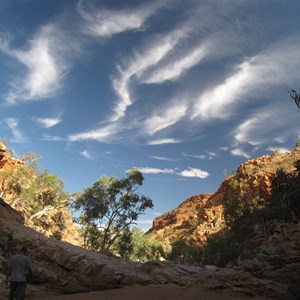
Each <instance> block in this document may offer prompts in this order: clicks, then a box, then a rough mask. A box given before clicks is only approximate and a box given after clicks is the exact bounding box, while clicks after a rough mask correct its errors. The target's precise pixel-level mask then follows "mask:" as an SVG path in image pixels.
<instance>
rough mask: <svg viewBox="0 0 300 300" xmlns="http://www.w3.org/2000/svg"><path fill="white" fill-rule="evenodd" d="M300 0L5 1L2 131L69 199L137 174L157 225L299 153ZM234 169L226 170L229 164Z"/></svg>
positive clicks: (0, 11)
mask: <svg viewBox="0 0 300 300" xmlns="http://www.w3.org/2000/svg"><path fill="white" fill-rule="evenodd" d="M299 11H300V1H297V0H263V1H262V0H243V1H240V0H211V1H200V0H189V1H185V0H159V1H154V0H152V1H149V0H148V1H142V0H141V1H130V0H124V1H117V0H103V1H100V0H98V1H96V0H65V1H64V0H1V3H0V137H2V138H6V139H7V140H8V142H9V145H10V146H12V147H13V149H14V151H15V154H16V155H17V156H18V155H21V154H23V153H26V152H28V151H34V152H36V153H38V154H40V155H41V156H42V159H41V161H40V162H41V165H42V169H48V170H49V172H50V173H53V174H57V175H58V176H59V177H60V178H61V179H62V180H63V181H64V182H65V189H66V191H68V192H80V191H82V190H83V188H85V187H88V186H91V185H92V184H93V183H94V182H95V181H96V180H97V179H98V178H99V177H100V176H102V175H111V176H116V177H118V178H121V177H124V176H125V175H126V171H127V170H129V169H130V168H131V167H133V166H135V167H138V168H139V169H140V170H141V171H142V173H143V175H144V177H145V182H144V185H143V187H142V188H141V189H140V192H141V193H143V194H144V195H146V196H149V197H150V198H151V199H152V200H153V202H154V209H153V210H152V211H148V212H147V214H146V215H145V216H143V217H142V218H141V221H142V222H141V223H140V226H142V227H144V228H145V227H149V226H150V223H151V221H152V220H153V218H155V217H156V216H157V215H160V214H162V213H165V212H167V211H169V210H171V209H173V208H175V207H177V206H178V205H179V204H180V203H181V202H182V201H184V200H185V199H186V198H189V197H191V196H192V195H195V194H200V193H212V192H214V191H216V189H217V188H218V186H219V185H220V183H221V181H222V180H223V178H224V173H226V172H227V174H230V173H231V172H232V171H233V170H236V168H237V167H238V166H239V164H240V163H242V162H244V161H246V160H248V159H251V158H255V157H258V156H260V155H263V154H270V153H271V152H272V151H273V150H274V148H275V147H280V148H282V149H283V151H288V150H291V149H292V148H293V147H294V145H295V142H296V141H297V140H298V139H299V133H300V129H299V113H298V112H297V109H296V106H295V105H294V104H293V103H292V101H291V99H290V98H289V95H288V92H289V91H290V90H291V89H299V87H300V71H299V70H300V51H299V49H300V35H299V28H300V19H299ZM225 169H226V172H224V170H225Z"/></svg>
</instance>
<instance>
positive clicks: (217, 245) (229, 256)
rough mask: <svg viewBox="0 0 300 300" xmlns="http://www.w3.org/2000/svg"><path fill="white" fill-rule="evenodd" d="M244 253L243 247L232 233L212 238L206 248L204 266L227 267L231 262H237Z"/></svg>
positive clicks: (218, 234)
mask: <svg viewBox="0 0 300 300" xmlns="http://www.w3.org/2000/svg"><path fill="white" fill-rule="evenodd" d="M241 251H242V246H241V244H240V243H238V242H237V240H236V239H235V237H234V236H233V235H231V234H230V232H222V233H217V234H215V235H213V236H210V237H209V238H208V240H207V246H206V247H205V248H204V257H203V261H202V263H203V264H206V265H216V266H220V267H226V264H227V263H228V262H229V261H230V260H235V259H236V258H237V257H238V256H239V255H240V254H241Z"/></svg>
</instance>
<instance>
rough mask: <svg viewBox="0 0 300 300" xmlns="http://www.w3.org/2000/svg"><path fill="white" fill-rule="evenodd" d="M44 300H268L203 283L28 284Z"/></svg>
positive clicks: (30, 294)
mask: <svg viewBox="0 0 300 300" xmlns="http://www.w3.org/2000/svg"><path fill="white" fill-rule="evenodd" d="M0 288H1V290H0V300H4V299H5V300H6V299H7V295H8V290H7V289H3V288H2V286H1V287H0ZM26 299H28V300H30V299H35V300H37V299H42V300H54V299H58V300H64V299H65V300H98V299H99V300H100V299H101V300H126V299H128V300H170V299H172V300H196V299H197V300H200V299H201V300H202V299H203V300H245V299H251V300H266V299H267V298H265V297H249V296H247V295H243V294H238V293H232V292H230V291H227V290H224V291H210V290H207V289H206V288H205V287H204V286H203V285H195V286H193V287H190V288H188V287H179V286H176V285H172V284H168V285H149V286H130V287H125V288H122V289H114V290H107V291H98V292H90V293H82V294H72V295H49V292H47V291H46V290H43V289H40V288H36V287H34V286H28V290H27V298H26Z"/></svg>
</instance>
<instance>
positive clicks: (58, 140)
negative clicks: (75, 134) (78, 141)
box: [41, 134, 67, 142]
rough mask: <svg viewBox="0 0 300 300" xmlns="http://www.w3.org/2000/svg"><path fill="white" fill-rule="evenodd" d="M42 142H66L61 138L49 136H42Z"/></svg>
mask: <svg viewBox="0 0 300 300" xmlns="http://www.w3.org/2000/svg"><path fill="white" fill-rule="evenodd" d="M41 140H42V141H49V142H63V141H67V139H66V138H63V137H61V136H51V135H47V134H44V135H43V136H42V138H41Z"/></svg>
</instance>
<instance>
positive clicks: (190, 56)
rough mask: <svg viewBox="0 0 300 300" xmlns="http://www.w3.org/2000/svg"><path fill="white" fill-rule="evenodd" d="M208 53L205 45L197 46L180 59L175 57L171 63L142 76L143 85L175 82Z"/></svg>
mask: <svg viewBox="0 0 300 300" xmlns="http://www.w3.org/2000/svg"><path fill="white" fill-rule="evenodd" d="M208 52H209V47H208V45H207V44H206V43H204V44H203V45H200V46H197V47H195V48H194V49H192V50H189V51H188V52H187V53H184V54H181V55H182V56H181V57H175V58H174V59H173V60H172V61H170V62H168V63H166V64H165V65H163V66H158V67H157V68H154V70H153V71H151V73H150V74H145V75H143V76H142V78H141V81H142V82H143V83H148V84H153V83H162V82H164V81H167V80H175V79H177V78H178V77H180V76H181V75H182V74H183V73H185V72H186V71H187V70H189V69H190V68H191V67H193V66H195V65H197V64H198V63H199V62H200V61H201V60H202V59H203V58H204V57H205V56H206V55H207V53H208Z"/></svg>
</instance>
